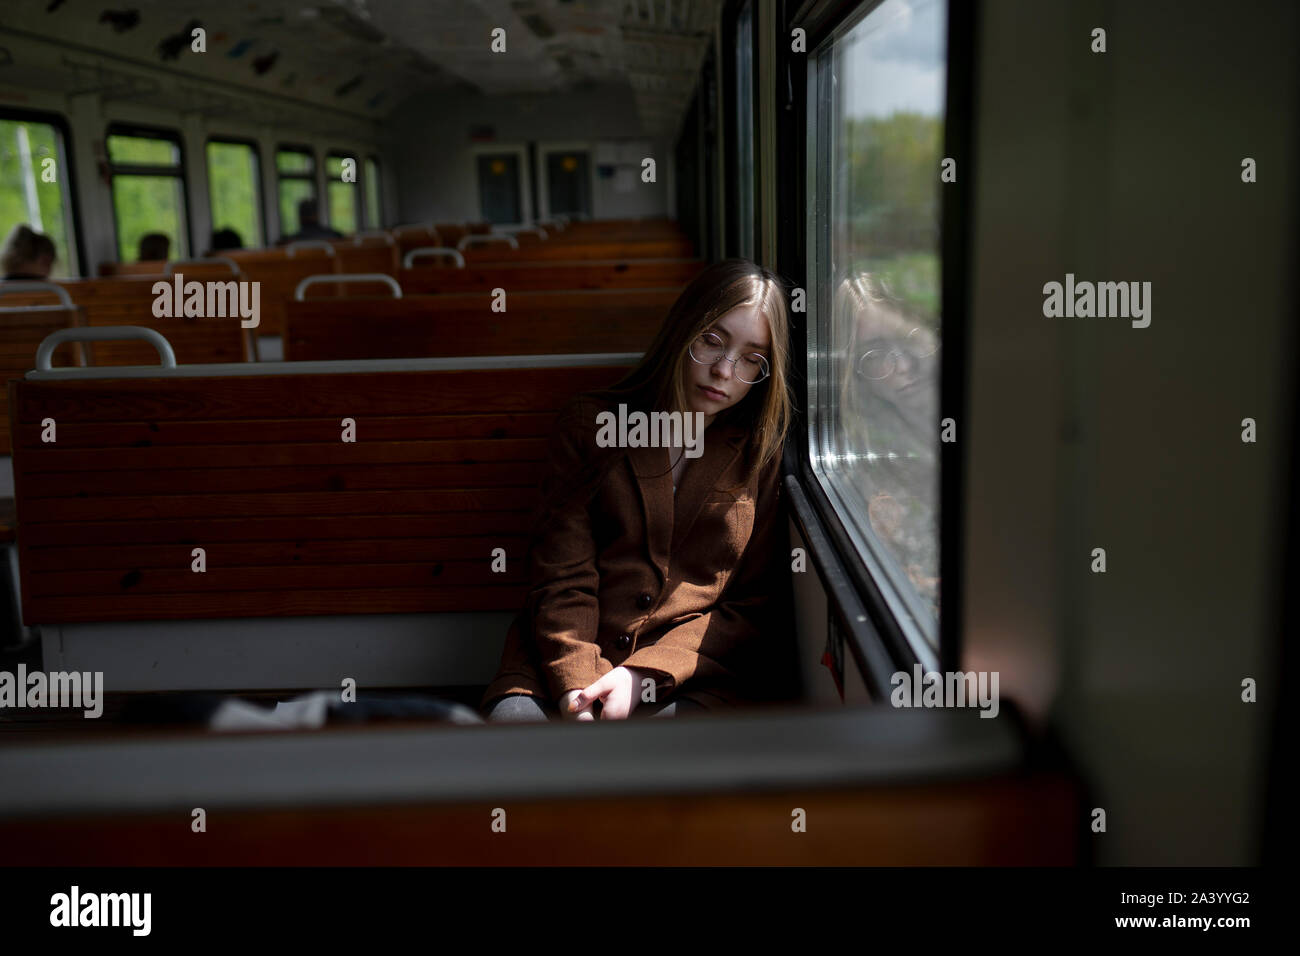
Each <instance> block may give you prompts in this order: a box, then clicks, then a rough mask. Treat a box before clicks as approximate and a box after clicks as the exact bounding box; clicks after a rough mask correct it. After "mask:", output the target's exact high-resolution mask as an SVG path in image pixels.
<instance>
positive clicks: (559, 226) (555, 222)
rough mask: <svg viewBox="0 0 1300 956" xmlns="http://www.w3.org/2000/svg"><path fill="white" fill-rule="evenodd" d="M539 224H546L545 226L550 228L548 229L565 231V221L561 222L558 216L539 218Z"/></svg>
mask: <svg viewBox="0 0 1300 956" xmlns="http://www.w3.org/2000/svg"><path fill="white" fill-rule="evenodd" d="M537 225H539V226H545V227H546V228H548V229H554V230H555V231H556V232H563V231H564V223H562V222H561V221H560V220H559V219H558V218H557V217H555V216H551V217H548V218H546V219H538V220H537Z"/></svg>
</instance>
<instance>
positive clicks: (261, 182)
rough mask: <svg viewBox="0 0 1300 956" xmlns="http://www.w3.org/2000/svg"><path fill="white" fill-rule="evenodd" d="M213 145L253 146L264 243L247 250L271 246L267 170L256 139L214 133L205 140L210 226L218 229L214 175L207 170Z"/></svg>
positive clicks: (258, 205)
mask: <svg viewBox="0 0 1300 956" xmlns="http://www.w3.org/2000/svg"><path fill="white" fill-rule="evenodd" d="M213 143H220V144H222V145H226V146H251V147H252V149H253V159H255V160H256V161H257V176H256V182H257V225H258V228H259V229H261V230H262V241H261V242H260V243H258V245H256V246H254V245H247V246H246V248H248V249H254V248H259V247H261V246H267V245H270V243H269V242H268V241H267V235H268V233H267V229H266V197H265V196H263V195H262V193H263V192H265V190H266V184H265V174H266V168H265V167H264V166H263V165H262V148H261V146H260V145H259V144H258V142H257V140H255V139H250V138H248V137H246V136H222V135H220V134H216V133H214V134H211V135H209V136H208V138H207V139H205V140H204V141H203V165H204V172H205V173H207V174H208V220H209V222H208V225H209V226H210V227H211V228H212V229H213V230H214V231H215V230H216V229H217V223H216V217H215V216H214V215H213V213H212V210H213V204H212V173H211V171H210V170H209V169H208V168H207V165H208V147H209V146H211V145H212V144H213ZM277 172H278V170H277ZM279 188H280V184H279V182H278V181H277V182H276V190H277V192H278V191H279ZM276 201H277V202H278V201H279V196H277V197H276Z"/></svg>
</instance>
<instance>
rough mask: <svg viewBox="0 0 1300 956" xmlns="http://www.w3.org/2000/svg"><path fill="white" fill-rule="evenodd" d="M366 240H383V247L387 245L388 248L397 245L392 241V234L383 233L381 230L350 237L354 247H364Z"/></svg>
mask: <svg viewBox="0 0 1300 956" xmlns="http://www.w3.org/2000/svg"><path fill="white" fill-rule="evenodd" d="M366 239H383V240H384V244H385V245H389V246H395V245H397V241H396V240H395V239H393V236H392V234H391V233H389V232H385V231H384V230H382V229H380V230H378V231H375V230H372V231H370V232H359V233H357V234H356V235H355V236H353V237H352V244H353V245H354V246H360V245H364V244H365V240H366Z"/></svg>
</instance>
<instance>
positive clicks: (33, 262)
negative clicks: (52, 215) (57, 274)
mask: <svg viewBox="0 0 1300 956" xmlns="http://www.w3.org/2000/svg"><path fill="white" fill-rule="evenodd" d="M54 259H55V252H54V241H53V240H52V239H50V237H49V236H47V235H45V233H43V232H37V231H36V230H34V229H32V228H31V227H30V226H28V225H27V224H26V223H20V224H19V225H17V226H14V228H13V230H12V231H11V232H10V233H9V238H7V239H6V240H5V244H4V247H3V248H0V269H3V270H4V277H5V278H6V279H48V278H49V275H50V270H51V269H52V268H53V267H54Z"/></svg>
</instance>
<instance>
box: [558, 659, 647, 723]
mask: <svg viewBox="0 0 1300 956" xmlns="http://www.w3.org/2000/svg"><path fill="white" fill-rule="evenodd" d="M643 677H645V671H643V670H642V669H641V668H639V667H615V668H614V669H613V670H612V671H610V672H609V673H608V674H606V675H605V676H604V677H602V678H601V679H600V680H598V681H596V683H594V684H592V685H591V686H590V687H586V688H583V689H582V690H581V691H577V692H576V693H577V696H576V697H574V698H573V701H572V702H571V703H570V704H569V705H568V706H570V707H578V708H583V707H585V708H587V709H590V707H591V705H592V704H594V703H595V702H596V701H598V700H599V701H600V702H601V705H600V719H601V720H625V719H626V718H627V717H628V716H630V715H631V713H632V711H634V710H636V705H637V704H639V703H640V702H641V694H640V690H641V680H642V678H643ZM570 693H574V692H572V691H571V692H570ZM565 696H566V697H567V696H568V695H567V694H566V695H565Z"/></svg>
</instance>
